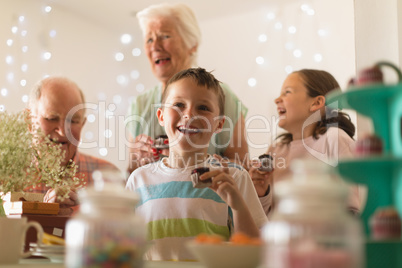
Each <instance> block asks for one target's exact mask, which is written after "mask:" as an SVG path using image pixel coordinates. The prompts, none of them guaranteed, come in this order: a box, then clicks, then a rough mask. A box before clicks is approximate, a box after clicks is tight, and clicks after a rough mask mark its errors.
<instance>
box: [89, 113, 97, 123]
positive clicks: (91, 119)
mask: <svg viewBox="0 0 402 268" xmlns="http://www.w3.org/2000/svg"><path fill="white" fill-rule="evenodd" d="M95 120H96V117H95V115H93V114H89V115H88V116H87V121H88V122H89V123H93V122H95Z"/></svg>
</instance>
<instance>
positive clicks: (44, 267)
mask: <svg viewBox="0 0 402 268" xmlns="http://www.w3.org/2000/svg"><path fill="white" fill-rule="evenodd" d="M0 266H1V268H24V267H27V268H28V267H29V268H64V264H63V263H53V262H50V261H49V260H47V259H22V260H20V262H19V264H10V265H0ZM143 268H206V267H205V266H204V265H202V264H201V263H199V262H172V261H145V265H144V267H143Z"/></svg>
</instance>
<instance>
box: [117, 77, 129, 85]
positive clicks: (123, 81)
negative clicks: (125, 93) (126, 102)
mask: <svg viewBox="0 0 402 268" xmlns="http://www.w3.org/2000/svg"><path fill="white" fill-rule="evenodd" d="M116 82H117V84H119V85H121V86H126V85H127V84H128V78H127V76H125V75H124V74H120V75H118V76H117V77H116Z"/></svg>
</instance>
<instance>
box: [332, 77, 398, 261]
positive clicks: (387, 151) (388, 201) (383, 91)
mask: <svg viewBox="0 0 402 268" xmlns="http://www.w3.org/2000/svg"><path fill="white" fill-rule="evenodd" d="M327 105H328V106H329V107H332V108H346V109H353V110H355V111H356V112H358V113H360V114H362V115H365V116H368V117H370V118H371V119H372V120H373V124H374V129H375V134H376V135H377V136H378V137H380V138H381V139H382V142H383V153H382V154H381V155H376V156H368V157H361V158H354V159H348V160H346V159H345V160H343V161H342V160H341V161H340V162H339V164H338V170H339V173H340V174H341V176H342V177H343V178H344V179H345V180H348V181H350V182H353V183H358V184H364V185H366V186H367V187H368V196H367V203H366V206H365V209H364V211H363V214H362V220H363V224H364V228H365V233H366V237H367V238H366V252H365V253H366V267H367V268H374V267H375V268H378V267H387V268H396V267H402V240H401V239H399V240H372V239H371V238H370V237H371V234H370V227H369V219H370V217H371V216H372V215H373V214H374V211H375V210H376V208H378V207H387V206H394V207H395V208H396V209H397V210H398V212H399V215H402V83H401V84H396V85H383V84H377V85H370V86H365V87H352V88H348V89H347V90H346V91H344V92H335V93H332V94H330V95H329V96H328V97H327Z"/></svg>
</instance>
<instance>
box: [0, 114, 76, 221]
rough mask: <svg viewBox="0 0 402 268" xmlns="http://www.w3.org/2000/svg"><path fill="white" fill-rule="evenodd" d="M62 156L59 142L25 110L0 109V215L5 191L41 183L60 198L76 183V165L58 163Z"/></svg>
mask: <svg viewBox="0 0 402 268" xmlns="http://www.w3.org/2000/svg"><path fill="white" fill-rule="evenodd" d="M63 157H64V151H62V150H61V147H60V145H58V144H56V143H54V142H53V141H51V140H50V139H49V138H48V137H46V136H45V135H44V134H43V133H42V132H41V131H40V129H38V128H36V127H35V126H34V125H33V124H32V121H31V118H30V116H29V112H28V111H22V112H19V113H16V114H9V113H7V112H0V215H5V214H4V208H3V204H2V203H3V200H2V197H3V195H5V194H6V193H8V192H21V191H23V190H24V189H26V188H28V187H31V186H35V185H37V184H39V183H42V184H44V185H46V186H47V187H49V188H53V189H56V190H57V192H58V193H61V196H60V197H61V198H63V197H67V195H68V193H69V192H70V190H71V189H75V188H76V187H77V186H79V185H80V180H79V179H78V178H77V177H75V173H76V170H77V167H76V166H75V164H74V163H73V162H72V161H71V162H70V163H69V164H68V165H67V166H62V165H61V162H62V160H63Z"/></svg>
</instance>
